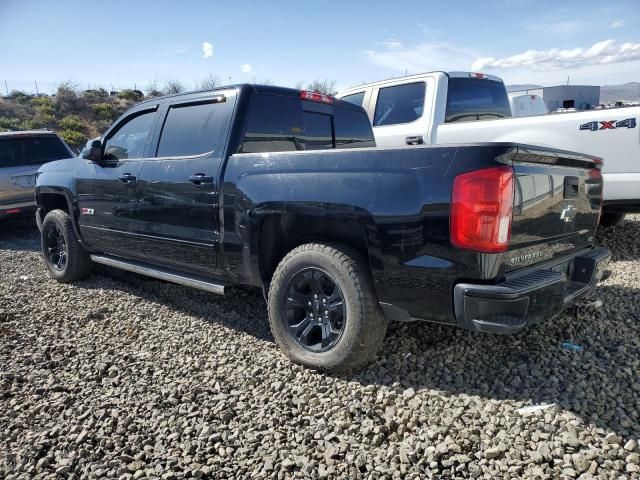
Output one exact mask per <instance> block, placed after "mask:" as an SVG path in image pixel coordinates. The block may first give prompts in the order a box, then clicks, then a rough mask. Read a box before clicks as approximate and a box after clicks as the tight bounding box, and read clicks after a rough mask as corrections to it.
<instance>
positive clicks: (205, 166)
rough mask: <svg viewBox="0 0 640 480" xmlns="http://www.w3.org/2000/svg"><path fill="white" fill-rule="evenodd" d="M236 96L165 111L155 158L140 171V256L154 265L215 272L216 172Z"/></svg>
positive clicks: (177, 103)
mask: <svg viewBox="0 0 640 480" xmlns="http://www.w3.org/2000/svg"><path fill="white" fill-rule="evenodd" d="M234 100H235V94H234V93H233V92H216V91H213V92H207V93H206V94H203V95H202V96H199V97H197V98H196V99H195V100H194V99H193V98H191V99H189V101H187V102H185V100H184V99H182V100H180V98H179V97H178V98H177V99H176V100H174V101H173V102H172V103H169V104H168V105H167V106H166V107H165V108H164V109H163V111H162V114H161V116H162V117H163V118H164V121H163V125H162V130H161V131H160V133H159V137H158V140H157V141H154V144H155V145H156V152H155V155H156V156H155V158H153V159H149V160H147V161H145V163H144V165H143V166H142V171H141V172H140V182H139V200H140V201H139V205H138V218H139V221H140V226H141V231H140V245H141V246H140V251H141V253H142V254H143V255H144V257H145V258H146V259H148V260H149V261H150V262H152V263H155V264H158V265H162V266H166V267H169V268H177V269H180V270H188V271H193V272H195V273H198V272H200V273H205V274H206V273H213V272H215V269H216V255H217V246H218V235H219V222H218V205H219V199H218V193H219V185H218V172H219V168H220V165H221V162H222V156H223V149H224V145H225V143H226V137H227V133H228V128H229V124H230V117H231V113H232V110H233V103H234Z"/></svg>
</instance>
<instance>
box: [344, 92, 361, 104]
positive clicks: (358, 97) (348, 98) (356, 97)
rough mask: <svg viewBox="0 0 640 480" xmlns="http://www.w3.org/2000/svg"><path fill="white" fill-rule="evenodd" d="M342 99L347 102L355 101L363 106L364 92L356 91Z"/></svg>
mask: <svg viewBox="0 0 640 480" xmlns="http://www.w3.org/2000/svg"><path fill="white" fill-rule="evenodd" d="M340 100H345V101H347V102H351V103H354V104H356V105H358V106H359V107H361V106H362V104H363V103H364V92H359V93H354V94H352V95H347V96H345V97H342V98H341V99H340Z"/></svg>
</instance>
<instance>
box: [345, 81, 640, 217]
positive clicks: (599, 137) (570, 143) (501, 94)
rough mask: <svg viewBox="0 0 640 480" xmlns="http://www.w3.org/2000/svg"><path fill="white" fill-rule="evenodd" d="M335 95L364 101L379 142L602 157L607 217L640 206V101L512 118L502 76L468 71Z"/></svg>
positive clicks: (355, 88)
mask: <svg viewBox="0 0 640 480" xmlns="http://www.w3.org/2000/svg"><path fill="white" fill-rule="evenodd" d="M337 97H338V98H342V99H344V100H348V101H352V102H354V103H356V104H357V105H360V106H362V107H364V108H365V110H366V111H367V113H368V115H369V118H370V120H371V122H372V124H373V131H374V134H375V139H376V143H377V144H378V145H379V146H385V147H387V146H388V147H393V146H401V145H422V144H432V145H433V144H449V143H461V142H521V143H527V144H531V145H539V146H546V147H551V148H559V149H563V150H572V151H578V152H584V153H588V154H590V155H595V156H597V157H600V158H603V159H604V168H603V170H602V173H603V176H604V184H605V186H604V210H603V215H602V218H601V222H602V224H603V225H604V226H610V225H615V224H616V223H618V222H619V221H620V220H621V219H622V218H623V216H624V214H625V213H627V212H629V213H631V212H640V161H639V160H638V159H640V132H639V130H640V129H639V128H638V127H637V124H638V117H640V107H632V108H616V109H609V110H588V111H583V112H576V113H571V114H557V115H556V114H554V115H539V116H528V117H525V118H509V117H512V111H511V108H510V106H509V98H508V96H507V92H506V89H505V86H504V84H503V82H502V80H501V79H499V78H498V77H494V76H492V75H486V74H482V73H469V72H449V73H445V72H431V73H425V74H419V75H412V76H408V77H402V78H395V79H392V80H384V81H381V82H375V83H370V84H367V85H359V86H357V87H353V88H350V89H348V90H344V91H342V92H339V93H338V95H337ZM478 120H482V121H478Z"/></svg>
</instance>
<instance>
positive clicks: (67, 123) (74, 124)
mask: <svg viewBox="0 0 640 480" xmlns="http://www.w3.org/2000/svg"><path fill="white" fill-rule="evenodd" d="M58 125H60V128H62V129H64V130H75V131H82V130H83V129H84V127H85V125H84V121H83V120H82V118H80V117H79V116H78V115H67V116H66V117H64V118H63V119H62V120H60V121H59V122H58Z"/></svg>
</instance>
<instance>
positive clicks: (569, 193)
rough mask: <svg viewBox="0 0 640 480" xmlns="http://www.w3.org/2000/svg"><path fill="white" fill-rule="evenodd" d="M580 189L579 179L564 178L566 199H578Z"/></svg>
mask: <svg viewBox="0 0 640 480" xmlns="http://www.w3.org/2000/svg"><path fill="white" fill-rule="evenodd" d="M579 187H580V181H579V180H578V177H564V198H578V192H579V190H580V189H579Z"/></svg>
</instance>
